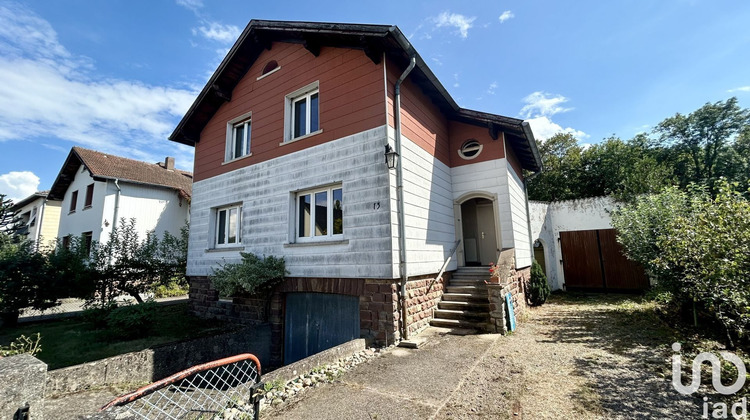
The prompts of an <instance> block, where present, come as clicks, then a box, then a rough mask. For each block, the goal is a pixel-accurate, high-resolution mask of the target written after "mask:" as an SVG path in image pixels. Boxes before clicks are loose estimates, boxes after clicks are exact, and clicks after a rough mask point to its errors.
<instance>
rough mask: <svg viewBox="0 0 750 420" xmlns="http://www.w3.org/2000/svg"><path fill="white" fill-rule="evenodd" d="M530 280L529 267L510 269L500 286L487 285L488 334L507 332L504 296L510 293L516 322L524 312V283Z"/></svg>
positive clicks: (507, 323)
mask: <svg viewBox="0 0 750 420" xmlns="http://www.w3.org/2000/svg"><path fill="white" fill-rule="evenodd" d="M530 278H531V267H526V268H522V269H520V270H515V269H511V271H510V274H509V276H508V277H507V278H506V280H507V281H506V282H505V283H502V284H494V283H491V284H487V294H488V299H489V301H490V332H493V333H500V334H505V333H507V332H508V328H509V326H510V325H509V322H508V315H507V313H506V311H507V309H508V308H507V305H506V303H505V296H506V295H507V294H508V293H510V295H511V297H512V299H513V309H514V314H515V317H516V322H517V321H518V320H519V319H520V316H521V314H523V312H524V311H525V310H526V283H527V282H528V281H529V279H530Z"/></svg>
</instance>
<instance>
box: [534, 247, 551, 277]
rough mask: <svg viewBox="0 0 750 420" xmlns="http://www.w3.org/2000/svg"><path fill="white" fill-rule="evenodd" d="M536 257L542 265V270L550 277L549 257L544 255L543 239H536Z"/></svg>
mask: <svg viewBox="0 0 750 420" xmlns="http://www.w3.org/2000/svg"><path fill="white" fill-rule="evenodd" d="M534 259H535V260H536V262H538V263H539V265H540V266H541V267H542V272H544V275H545V276H547V278H549V274H547V259H546V258H545V257H544V242H542V240H541V239H537V240H536V241H534Z"/></svg>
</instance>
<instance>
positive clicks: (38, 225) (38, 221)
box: [34, 197, 47, 249]
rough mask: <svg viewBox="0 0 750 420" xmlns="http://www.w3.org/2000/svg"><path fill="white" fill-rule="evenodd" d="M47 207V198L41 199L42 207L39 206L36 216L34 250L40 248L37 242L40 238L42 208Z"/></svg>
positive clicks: (42, 216) (42, 217)
mask: <svg viewBox="0 0 750 420" xmlns="http://www.w3.org/2000/svg"><path fill="white" fill-rule="evenodd" d="M45 207H47V197H45V198H44V199H42V205H41V206H39V211H38V212H37V214H36V234H35V235H34V236H35V238H34V246H35V247H36V249H39V248H41V244H40V243H39V240H40V239H41V238H42V221H43V220H44V208H45Z"/></svg>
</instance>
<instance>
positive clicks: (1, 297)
mask: <svg viewBox="0 0 750 420" xmlns="http://www.w3.org/2000/svg"><path fill="white" fill-rule="evenodd" d="M48 274H49V272H48V269H47V263H46V259H45V257H44V255H43V254H42V253H40V252H38V251H37V250H36V249H34V246H33V243H32V242H30V241H23V242H18V241H17V240H16V239H14V238H13V237H11V236H9V235H7V234H5V233H0V280H1V281H0V315H2V320H3V323H5V324H6V325H12V324H15V322H16V321H17V320H18V315H19V314H20V313H21V311H22V310H23V309H24V308H27V307H32V308H34V309H40V310H43V309H48V308H51V307H53V306H55V305H56V303H57V296H56V291H57V285H55V284H54V282H52V281H51V277H50V276H49V275H48Z"/></svg>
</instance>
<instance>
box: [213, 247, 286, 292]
mask: <svg viewBox="0 0 750 420" xmlns="http://www.w3.org/2000/svg"><path fill="white" fill-rule="evenodd" d="M240 255H241V256H242V261H241V262H240V263H237V264H224V265H222V266H221V268H219V269H218V270H216V269H215V270H214V272H213V276H212V279H211V281H212V282H213V285H214V288H215V289H216V290H218V291H219V295H220V296H235V295H237V294H241V293H246V294H250V295H253V294H259V293H262V292H267V291H270V290H271V289H272V288H273V287H274V286H275V285H276V284H278V283H279V282H281V281H282V280H283V279H284V276H285V275H286V274H287V271H286V269H285V262H284V258H283V257H281V258H276V257H274V256H268V257H266V256H264V257H263V258H260V257H258V256H256V255H254V254H250V253H246V252H240Z"/></svg>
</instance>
